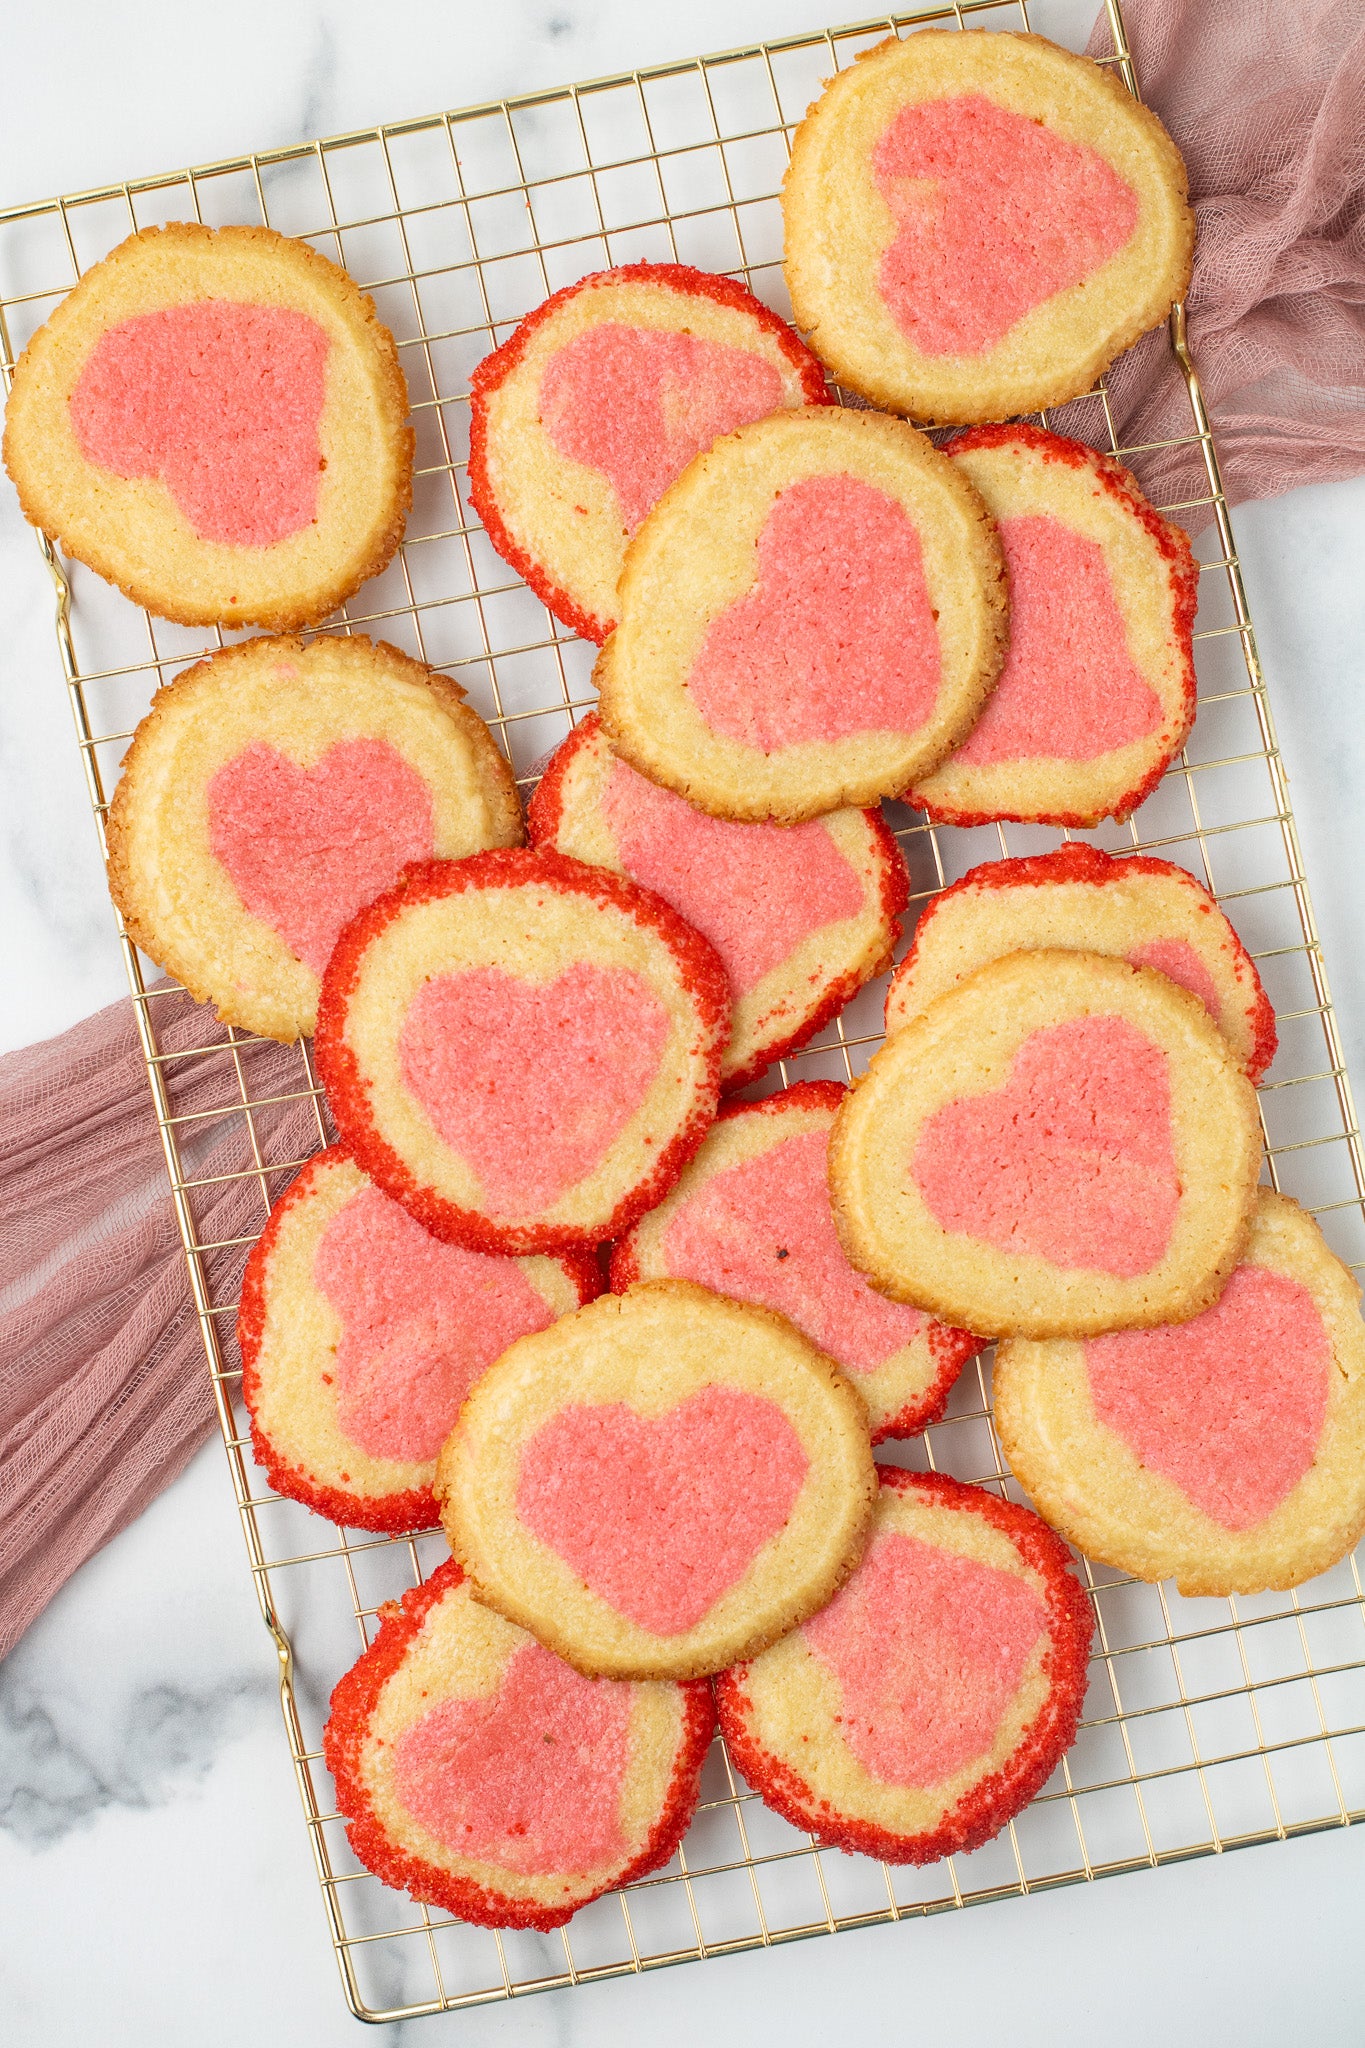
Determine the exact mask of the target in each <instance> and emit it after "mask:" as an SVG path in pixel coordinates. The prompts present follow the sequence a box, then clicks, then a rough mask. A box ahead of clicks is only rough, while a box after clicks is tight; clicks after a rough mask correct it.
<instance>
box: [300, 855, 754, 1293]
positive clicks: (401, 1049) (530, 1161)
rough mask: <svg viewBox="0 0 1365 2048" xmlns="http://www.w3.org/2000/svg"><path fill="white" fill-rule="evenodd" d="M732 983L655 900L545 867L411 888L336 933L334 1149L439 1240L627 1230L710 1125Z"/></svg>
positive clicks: (494, 860)
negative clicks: (339, 1144)
mask: <svg viewBox="0 0 1365 2048" xmlns="http://www.w3.org/2000/svg"><path fill="white" fill-rule="evenodd" d="M729 1033H730V993H729V987H728V984H727V982H726V979H725V969H724V968H723V967H722V966H721V963H720V961H719V959H718V958H717V957H716V955H715V953H714V952H713V951H712V949H711V947H710V946H709V945H708V944H707V943H706V940H705V939H704V938H702V936H701V934H700V933H699V932H695V931H693V929H692V927H691V925H689V924H685V923H684V922H683V920H682V918H680V917H679V916H678V914H677V912H676V911H675V910H672V909H670V907H669V906H668V904H666V903H665V902H663V900H662V899H661V898H660V897H658V896H655V895H652V894H651V893H650V891H649V890H648V889H641V888H639V887H638V886H637V885H636V884H635V883H634V882H629V881H627V880H626V879H625V878H624V876H621V875H613V874H608V873H607V872H606V870H605V869H603V868H592V867H587V866H585V865H584V864H583V863H582V862H581V861H576V860H566V859H565V858H564V857H563V855H562V854H557V853H548V852H536V853H533V852H529V851H526V852H522V851H516V852H504V853H486V854H476V855H475V856H474V857H473V858H472V859H470V860H463V861H429V862H426V863H424V864H414V865H413V866H412V867H410V868H408V869H407V870H406V871H405V873H404V875H403V878H402V880H401V881H400V882H399V884H398V885H397V887H396V888H394V889H392V890H390V891H389V893H388V894H387V895H386V896H381V897H380V898H379V899H378V901H376V902H374V903H372V904H371V905H370V906H369V908H368V909H366V910H363V911H362V912H361V913H360V915H359V917H357V918H356V919H355V920H354V921H353V922H352V923H351V924H349V925H348V926H347V927H346V930H345V931H344V932H343V933H342V935H341V938H340V939H339V941H338V942H337V946H336V950H335V951H334V953H333V954H332V957H331V960H330V962H329V963H328V968H327V973H326V976H325V978H324V981H323V989H322V1000H321V1003H320V1005H319V1011H318V1033H317V1058H318V1070H319V1072H320V1074H321V1076H322V1080H323V1085H324V1087H325V1088H326V1090H327V1098H328V1101H329V1102H330V1104H331V1107H332V1114H333V1116H334V1117H335V1118H336V1123H337V1129H338V1131H339V1132H340V1135H341V1138H342V1141H343V1143H344V1144H345V1145H346V1148H347V1150H348V1151H350V1152H351V1153H352V1154H353V1156H354V1157H355V1158H356V1159H357V1160H358V1162H359V1163H360V1165H361V1166H362V1167H363V1168H364V1170H365V1172H366V1173H368V1174H369V1175H370V1176H371V1178H372V1179H373V1180H375V1181H377V1182H378V1184H379V1186H380V1187H382V1188H383V1189H384V1190H385V1192H386V1193H388V1194H390V1195H392V1196H394V1198H395V1199H396V1200H398V1201H400V1202H402V1203H403V1204H404V1206H405V1207H406V1208H408V1209H409V1210H411V1212H412V1214H413V1215H414V1216H416V1217H417V1219H418V1221H419V1222H421V1223H424V1224H425V1225H426V1226H427V1228H428V1229H429V1230H433V1231H435V1232H436V1234H437V1236H438V1237H445V1238H450V1239H452V1240H453V1241H454V1242H456V1243H458V1244H465V1245H468V1246H470V1247H471V1249H473V1250H475V1251H490V1252H492V1251H498V1252H514V1253H523V1252H547V1251H565V1250H570V1249H572V1248H573V1247H574V1246H585V1245H591V1244H596V1243H597V1242H599V1241H600V1240H601V1239H602V1238H606V1237H611V1236H613V1235H615V1234H616V1233H618V1232H619V1231H622V1230H625V1229H627V1228H628V1227H629V1226H630V1224H632V1223H633V1222H634V1221H635V1219H636V1217H637V1216H639V1215H640V1214H641V1213H642V1212H643V1211H644V1210H645V1209H647V1208H649V1207H650V1205H651V1204H652V1203H654V1202H657V1201H658V1200H659V1199H660V1197H661V1196H662V1195H664V1194H666V1193H667V1191H668V1189H669V1188H670V1187H671V1186H672V1185H673V1182H674V1181H675V1180H676V1179H677V1177H678V1175H679V1173H680V1172H681V1171H682V1169H683V1167H684V1166H685V1165H686V1163H687V1161H688V1160H689V1159H690V1158H691V1156H692V1154H693V1153H694V1152H695V1151H696V1149H697V1146H698V1145H699V1144H700V1143H701V1141H702V1138H703V1136H704V1135H705V1132H706V1129H707V1126H708V1125H709V1124H710V1122H711V1120H712V1118H713V1117H714V1116H715V1113H716V1102H717V1097H718V1093H719V1086H720V1059H721V1053H722V1051H723V1049H724V1046H725V1042H726V1040H727V1038H728V1037H729Z"/></svg>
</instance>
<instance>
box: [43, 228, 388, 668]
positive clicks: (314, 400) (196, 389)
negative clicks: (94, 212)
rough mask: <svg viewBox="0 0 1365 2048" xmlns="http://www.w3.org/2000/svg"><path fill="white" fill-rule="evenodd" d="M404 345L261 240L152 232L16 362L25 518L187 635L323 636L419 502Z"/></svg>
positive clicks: (346, 285)
mask: <svg viewBox="0 0 1365 2048" xmlns="http://www.w3.org/2000/svg"><path fill="white" fill-rule="evenodd" d="M407 413H408V393H407V385H406V384H405V382H404V380H403V372H402V370H401V368H400V367H399V362H398V350H397V348H396V346H395V344H394V339H393V336H392V335H391V334H390V333H389V331H388V329H387V328H386V327H384V326H381V324H380V322H379V320H378V319H377V318H376V317H375V310H374V305H373V302H372V301H371V300H370V299H369V298H367V297H366V295H365V294H364V293H363V292H362V291H360V290H359V289H358V287H357V286H356V285H355V284H353V283H352V281H351V279H350V278H349V277H348V276H347V275H346V272H345V271H344V270H339V269H338V268H337V266H336V264H335V263H329V262H328V261H327V259H326V257H325V256H319V255H318V254H317V252H316V251H315V250H313V249H311V248H309V246H308V244H307V243H306V242H298V241H292V240H290V239H289V238H288V237H286V236H284V235H277V234H275V233H274V232H273V231H272V230H271V229H269V228H247V227H227V228H206V227H200V226H198V225H197V224H196V223H195V222H192V221H174V222H172V223H171V225H170V226H169V227H163V228H144V229H143V231H142V232H141V234H137V235H132V236H130V237H129V239H128V240H127V241H126V242H122V243H120V245H119V247H118V248H117V249H115V250H114V251H113V252H112V254H111V255H109V256H106V257H105V259H104V261H103V262H102V263H97V264H95V265H94V267H93V268H92V269H90V270H88V271H87V272H86V273H85V275H84V277H83V278H82V279H81V281H80V283H79V284H78V285H77V286H76V288H75V290H74V291H72V292H70V293H68V295H67V297H66V298H65V299H63V301H62V303H61V305H60V306H58V308H57V310H56V312H55V313H53V315H52V316H51V318H50V319H49V320H48V321H47V323H46V325H45V326H43V327H40V328H39V330H38V332H37V333H36V334H35V335H34V337H33V339H32V340H31V341H30V342H29V344H28V347H27V348H26V349H25V350H24V353H23V355H22V356H21V357H20V359H19V362H18V364H17V365H16V368H15V372H14V387H13V389H12V391H11V393H10V398H9V404H8V407H7V409H6V419H5V441H4V460H5V467H6V468H7V469H8V471H9V473H10V476H11V477H12V478H13V480H14V484H15V488H16V489H17V490H18V493H19V500H20V503H21V504H22V506H23V509H24V515H25V517H26V518H27V519H29V520H30V521H31V522H32V524H33V525H34V526H38V527H41V528H42V530H43V532H44V533H45V534H47V536H48V538H49V539H50V540H53V541H55V542H56V543H57V544H58V545H59V546H60V547H62V548H64V549H65V550H66V552H67V553H68V554H71V555H74V556H75V557H76V559H77V561H80V562H84V563H86V564H87V565H88V567H90V568H91V569H94V570H95V571H96V572H97V574H99V575H101V576H104V577H107V579H108V580H109V582H111V583H116V584H117V585H118V586H119V588H120V589H121V590H122V591H124V592H126V594H127V595H128V596H129V597H131V598H132V599H133V600H134V602H135V603H137V604H140V605H145V606H146V608H147V610H148V611H151V612H155V613H157V615H158V616H159V617H161V618H163V619H174V620H177V621H178V622H179V623H180V624H181V625H187V626H209V625H223V626H269V627H271V628H273V629H274V630H276V631H285V630H287V629H288V628H290V627H294V626H305V625H310V624H313V623H314V622H316V621H317V620H318V619H322V618H325V617H326V615H327V614H328V612H330V611H334V610H335V609H336V607H337V605H339V604H341V603H343V602H344V601H345V599H346V598H348V597H350V596H351V595H352V593H353V592H354V591H356V590H358V589H359V588H360V586H361V584H362V583H364V582H365V581H366V579H367V578H368V577H371V576H375V575H378V573H379V571H380V570H381V569H382V568H383V567H384V565H385V563H386V562H388V561H389V559H390V558H391V556H392V555H393V553H394V551H395V549H396V548H397V546H398V543H399V541H400V540H401V538H402V534H403V523H404V521H405V519H406V518H407V513H408V507H409V505H410V503H411V501H412V455H413V436H412V429H411V428H410V427H409V426H407V425H406V420H407Z"/></svg>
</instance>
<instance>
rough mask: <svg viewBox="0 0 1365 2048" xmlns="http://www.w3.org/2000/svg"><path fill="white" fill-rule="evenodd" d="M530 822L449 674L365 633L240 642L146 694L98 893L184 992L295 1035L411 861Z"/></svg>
mask: <svg viewBox="0 0 1365 2048" xmlns="http://www.w3.org/2000/svg"><path fill="white" fill-rule="evenodd" d="M521 836H522V822H521V804H520V801H519V799H518V797H517V787H516V782H515V781H514V779H513V776H512V771H511V769H510V768H509V767H508V765H507V762H506V761H505V760H504V758H503V756H502V755H501V753H500V752H499V751H498V748H497V745H496V743H495V741H494V739H493V736H492V734H491V733H490V732H489V730H488V727H487V726H486V725H485V724H484V722H483V720H482V719H481V718H480V717H478V715H477V714H476V713H475V712H473V711H471V710H470V709H469V708H468V706H467V705H466V704H465V702H464V692H463V691H462V690H461V688H460V686H459V684H458V683H452V682H450V681H449V680H448V679H447V678H446V677H444V676H439V675H436V674H435V673H434V672H433V671H432V670H431V669H429V668H425V667H423V665H422V664H421V663H420V662H417V661H413V660H411V659H410V658H409V657H408V656H407V655H406V654H400V653H399V651H398V649H397V648H396V647H389V646H387V645H386V644H385V643H384V642H383V641H382V640H381V641H378V642H376V641H371V640H366V639H364V638H363V637H362V636H361V635H358V634H357V635H355V636H354V637H349V636H348V637H346V638H341V637H333V636H327V637H324V638H322V639H319V640H314V641H312V642H311V643H310V644H309V645H308V646H306V647H305V646H304V644H303V642H302V641H301V640H296V639H279V640H274V639H271V640H264V639H262V640H247V641H244V642H243V643H242V644H241V645H240V646H238V647H228V648H224V649H223V650H222V651H221V652H220V653H218V654H214V655H211V656H210V657H209V659H208V660H207V661H202V662H199V663H198V664H197V665H196V666H195V667H194V668H190V669H186V670H184V671H183V673H182V674H180V675H178V676H177V677H176V678H175V681H174V682H172V683H169V684H167V685H166V686H165V687H164V688H162V689H160V690H158V691H157V693H156V695H155V697H153V699H152V705H151V709H150V710H149V712H148V713H147V716H146V717H145V718H144V719H143V720H142V723H141V724H140V725H139V726H138V729H137V731H136V733H135V734H134V735H133V743H132V745H131V746H130V748H129V749H128V752H127V753H126V754H125V755H124V758H123V768H122V772H121V774H120V777H119V781H118V785H117V787H116V789H115V791H114V800H113V803H112V805H111V806H110V811H109V820H108V847H109V888H110V892H111V893H112V895H113V898H114V902H115V903H116V904H117V905H118V908H119V909H120V910H121V911H122V913H123V917H124V921H125V923H126V924H127V926H128V930H129V934H130V936H131V937H132V938H133V939H134V940H135V941H136V943H137V944H138V945H139V946H140V947H141V948H142V950H143V952H144V953H146V954H148V955H149V956H150V958H152V959H153V960H155V961H156V963H157V965H158V966H159V967H164V968H165V969H166V970H167V971H168V972H169V973H171V974H173V975H175V977H176V979H177V980H179V981H182V982H183V983H184V985H185V987H186V988H187V989H188V990H189V992H190V994H191V995H192V996H194V997H195V998H196V999H197V1000H198V1001H200V1002H208V1003H212V1004H213V1005H214V1007H215V1009H216V1010H217V1012H218V1014H219V1016H220V1017H221V1018H222V1019H223V1021H224V1022H225V1023H227V1024H239V1025H241V1026H242V1027H243V1028H244V1029H245V1030H248V1031H257V1032H259V1033H260V1034H261V1035H262V1037H264V1038H278V1039H283V1040H285V1041H288V1040H289V1039H292V1038H297V1037H299V1036H300V1035H301V1034H307V1033H309V1032H311V1031H312V1030H313V1028H314V1024H315V1022H316V1015H317V1002H318V990H319V987H320V985H321V976H322V970H323V968H324V967H325V966H326V964H327V959H328V955H329V954H330V953H331V950H332V947H333V945H334V944H335V943H336V938H337V935H338V933H339V932H340V931H341V928H342V926H343V925H345V924H346V923H348V922H349V920H350V919H351V918H352V917H354V915H355V913H356V912H357V911H358V910H360V909H361V908H362V907H363V906H364V905H365V904H366V903H368V902H370V900H371V899H372V898H373V897H375V896H377V895H378V894H379V893H380V891H381V890H383V889H387V888H389V887H390V886H391V884H392V883H393V882H395V881H396V880H397V878H398V874H399V872H400V870H401V869H402V868H403V867H405V866H406V864H407V863H408V862H409V861H411V860H424V859H428V858H430V857H431V856H432V855H439V856H441V857H443V858H448V859H458V858H459V857H460V856H462V855H464V854H469V853H477V852H479V851H481V850H482V849H484V848H486V847H494V846H515V845H516V844H517V843H518V842H519V840H520V839H521Z"/></svg>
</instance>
